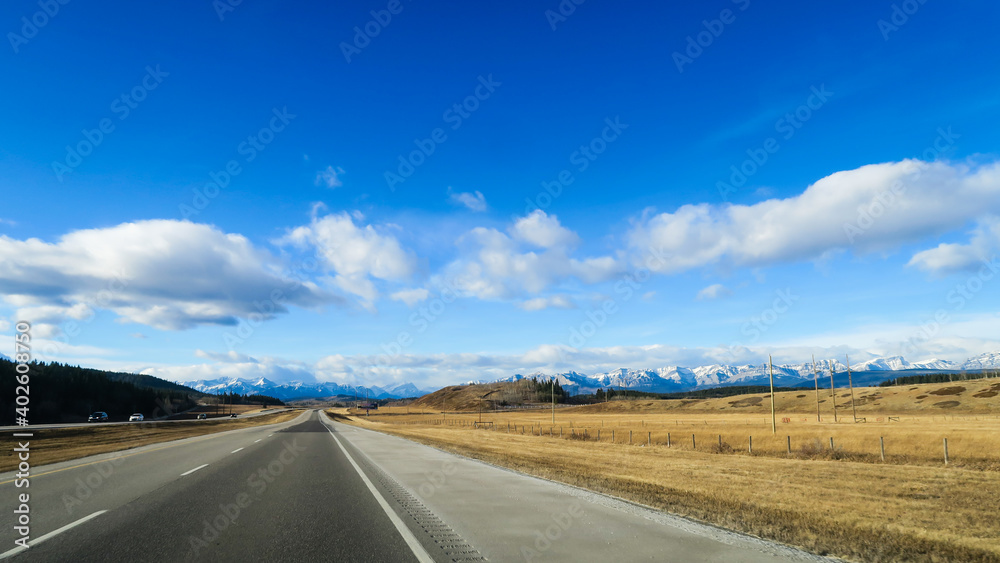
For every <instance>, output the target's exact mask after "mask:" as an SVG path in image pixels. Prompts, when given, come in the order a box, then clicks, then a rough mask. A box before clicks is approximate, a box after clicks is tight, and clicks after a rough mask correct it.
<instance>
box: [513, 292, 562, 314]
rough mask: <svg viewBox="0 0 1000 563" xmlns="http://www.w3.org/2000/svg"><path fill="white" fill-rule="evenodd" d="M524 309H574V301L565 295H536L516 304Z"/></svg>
mask: <svg viewBox="0 0 1000 563" xmlns="http://www.w3.org/2000/svg"><path fill="white" fill-rule="evenodd" d="M517 306H518V307H520V308H521V309H524V310H525V311H541V310H542V309H549V308H555V309H575V308H576V303H573V300H572V299H570V298H569V297H567V296H565V295H553V296H551V297H536V298H534V299H528V300H526V301H522V302H521V303H519V304H518V305H517Z"/></svg>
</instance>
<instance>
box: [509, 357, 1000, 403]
mask: <svg viewBox="0 0 1000 563" xmlns="http://www.w3.org/2000/svg"><path fill="white" fill-rule="evenodd" d="M998 368H1000V352H998V353H992V354H983V355H982V356H977V357H976V358H972V359H970V360H968V361H966V362H965V363H964V364H961V365H959V364H956V363H955V362H951V361H948V360H937V359H932V360H926V361H922V362H913V363H910V362H908V361H907V360H906V359H905V358H903V357H902V356H890V357H887V358H874V359H871V360H867V361H864V362H859V363H857V364H854V363H853V362H852V364H851V372H852V373H853V374H854V383H855V384H856V385H857V384H862V385H873V384H878V383H880V382H882V381H885V380H887V379H892V378H894V377H897V376H899V375H908V374H913V373H915V372H916V373H922V372H929V371H959V370H979V369H998ZM831 371H833V372H834V374H835V378H836V381H837V386H840V385H846V384H847V381H846V379H847V377H846V375H845V374H846V372H847V365H846V364H844V363H843V362H840V361H839V360H832V361H831V360H818V361H817V362H816V365H815V366H813V364H812V363H805V364H782V365H778V364H775V365H774V384H775V385H776V386H782V387H794V386H801V385H805V384H808V385H810V386H811V385H812V384H813V380H814V377H816V376H819V377H821V378H823V379H824V380H825V379H826V378H828V377H829V376H830V372H831ZM552 377H556V378H558V381H559V384H560V385H561V386H562V387H563V388H565V389H566V390H567V391H568V392H569V393H571V394H578V393H592V392H594V391H596V390H597V389H607V388H609V387H612V388H615V389H630V390H635V391H647V392H652V393H671V392H676V391H690V390H693V389H705V388H709V387H720V386H728V385H768V384H769V383H770V369H769V366H768V365H767V364H759V365H750V364H747V365H739V366H732V365H719V364H716V365H708V366H698V367H694V368H686V367H679V366H667V367H663V368H659V369H629V368H620V369H617V370H614V371H610V372H607V373H598V374H594V375H590V376H588V375H583V374H581V373H577V372H567V373H559V374H555V375H554V376H553V375H549V374H544V373H541V372H536V373H533V374H530V375H527V376H524V375H520V374H517V375H513V376H511V377H507V378H504V379H501V380H499V381H516V380H519V379H523V378H537V379H539V380H549V379H551V378H552Z"/></svg>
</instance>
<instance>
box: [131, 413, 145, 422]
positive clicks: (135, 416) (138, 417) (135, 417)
mask: <svg viewBox="0 0 1000 563" xmlns="http://www.w3.org/2000/svg"><path fill="white" fill-rule="evenodd" d="M128 421H129V422H142V415H141V414H139V413H135V414H133V415H132V416H130V417H128Z"/></svg>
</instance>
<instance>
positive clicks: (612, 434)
mask: <svg viewBox="0 0 1000 563" xmlns="http://www.w3.org/2000/svg"><path fill="white" fill-rule="evenodd" d="M611 441H612V442H614V441H615V431H614V429H612V430H611Z"/></svg>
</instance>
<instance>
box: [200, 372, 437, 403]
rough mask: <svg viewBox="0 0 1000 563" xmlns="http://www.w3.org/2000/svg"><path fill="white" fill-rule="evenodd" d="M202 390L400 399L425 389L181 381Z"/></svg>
mask: <svg viewBox="0 0 1000 563" xmlns="http://www.w3.org/2000/svg"><path fill="white" fill-rule="evenodd" d="M184 384H185V385H187V386H188V387H191V388H192V389H196V390H198V391H201V392H202V393H209V394H217V393H240V394H242V395H253V394H260V395H268V396H271V397H276V398H278V399H281V400H292V399H307V398H320V397H335V396H337V395H347V396H358V397H365V396H367V397H369V398H371V399H402V398H405V397H419V396H421V395H424V394H426V393H427V391H425V390H421V389H419V388H418V387H417V386H416V385H414V384H412V383H403V384H401V385H396V386H394V387H391V388H389V389H385V388H382V387H377V386H374V385H371V386H367V387H366V386H352V385H340V384H337V383H332V382H326V383H303V382H301V381H292V382H289V383H275V382H274V381H271V380H269V379H266V378H263V377H262V378H260V379H242V378H229V377H222V378H219V379H202V380H200V381H194V382H186V383H184Z"/></svg>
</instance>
